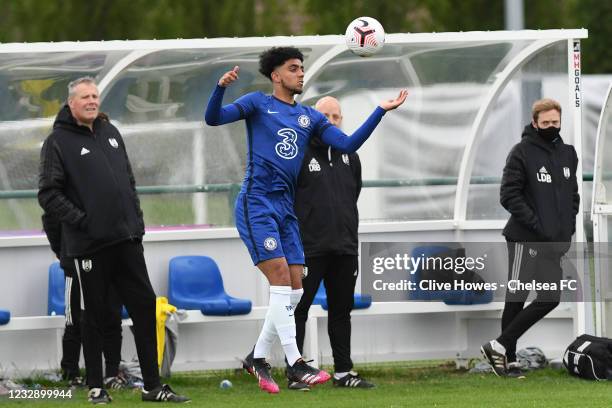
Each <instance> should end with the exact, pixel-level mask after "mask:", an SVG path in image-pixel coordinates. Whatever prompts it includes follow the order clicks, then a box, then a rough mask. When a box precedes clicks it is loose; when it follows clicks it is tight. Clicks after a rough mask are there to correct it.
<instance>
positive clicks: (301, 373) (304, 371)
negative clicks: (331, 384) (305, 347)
mask: <svg viewBox="0 0 612 408" xmlns="http://www.w3.org/2000/svg"><path fill="white" fill-rule="evenodd" d="M287 378H288V379H289V380H291V381H296V382H302V383H305V384H308V385H317V384H323V383H324V382H326V381H328V380H329V379H330V378H331V375H329V374H328V373H327V372H325V371H323V370H319V369H318V368H314V367H311V366H309V365H308V364H306V362H305V361H304V360H303V359H301V358H300V359H299V360H298V361H296V362H295V363H294V364H293V365H292V366H290V367H287Z"/></svg>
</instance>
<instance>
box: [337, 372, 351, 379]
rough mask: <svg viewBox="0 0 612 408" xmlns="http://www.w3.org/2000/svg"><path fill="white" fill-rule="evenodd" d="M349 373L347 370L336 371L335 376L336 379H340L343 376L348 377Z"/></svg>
mask: <svg viewBox="0 0 612 408" xmlns="http://www.w3.org/2000/svg"><path fill="white" fill-rule="evenodd" d="M347 375H348V371H347V372H345V373H335V374H334V378H335V379H336V380H339V379H341V378H343V377H346V376H347Z"/></svg>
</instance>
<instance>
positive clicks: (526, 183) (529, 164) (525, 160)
mask: <svg viewBox="0 0 612 408" xmlns="http://www.w3.org/2000/svg"><path fill="white" fill-rule="evenodd" d="M577 168H578V156H577V155H576V150H575V149H574V146H571V145H567V144H565V143H564V142H563V140H562V139H561V137H559V138H557V139H556V140H555V141H554V142H548V141H546V140H545V139H543V138H542V137H541V136H540V135H538V133H537V130H536V129H535V128H534V127H532V126H531V125H530V124H529V125H527V126H525V130H524V131H523V136H522V139H521V141H520V143H518V144H517V145H515V146H514V147H513V148H512V150H511V151H510V154H509V155H508V158H507V160H506V166H505V167H504V173H503V177H502V183H501V191H500V201H501V204H502V206H503V207H504V208H505V209H506V210H508V211H509V212H510V214H511V215H510V219H509V220H508V223H507V224H506V227H505V228H504V231H503V234H504V236H505V237H506V239H507V240H508V241H517V242H569V241H571V238H572V235H573V234H574V232H575V226H576V214H578V209H579V205H580V196H579V195H578V182H577V179H576V169H577Z"/></svg>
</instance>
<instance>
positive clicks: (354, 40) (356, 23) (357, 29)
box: [344, 17, 385, 57]
mask: <svg viewBox="0 0 612 408" xmlns="http://www.w3.org/2000/svg"><path fill="white" fill-rule="evenodd" d="M344 40H345V41H346V46H347V47H348V49H349V50H351V52H353V54H357V55H359V56H360V57H369V56H371V55H374V54H376V53H377V52H378V51H380V50H382V47H383V45H385V29H384V28H383V26H382V25H381V24H380V23H379V22H378V21H377V20H376V19H374V18H372V17H359V18H356V19H355V20H353V21H351V23H350V24H349V25H348V27H346V34H344Z"/></svg>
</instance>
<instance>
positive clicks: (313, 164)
mask: <svg viewBox="0 0 612 408" xmlns="http://www.w3.org/2000/svg"><path fill="white" fill-rule="evenodd" d="M308 170H309V171H310V172H311V173H312V172H314V171H321V165H320V164H319V162H318V161H317V160H316V159H315V158H314V157H313V158H312V160H311V161H310V163H308Z"/></svg>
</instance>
